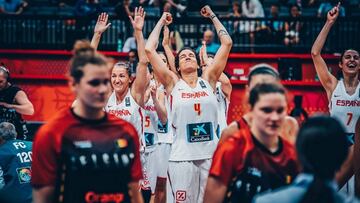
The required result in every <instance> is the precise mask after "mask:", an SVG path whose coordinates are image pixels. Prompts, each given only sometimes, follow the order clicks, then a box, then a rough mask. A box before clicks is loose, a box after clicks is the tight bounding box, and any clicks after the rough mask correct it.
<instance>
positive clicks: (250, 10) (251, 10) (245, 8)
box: [241, 0, 265, 52]
mask: <svg viewBox="0 0 360 203" xmlns="http://www.w3.org/2000/svg"><path fill="white" fill-rule="evenodd" d="M241 10H242V15H243V17H246V18H263V17H265V13H264V9H263V6H262V4H261V2H260V1H259V0H244V1H243V2H242V4H241ZM242 27H243V28H241V29H242V30H243V31H244V32H246V33H249V35H250V36H249V37H250V44H251V45H254V44H255V32H257V31H259V30H261V29H262V26H261V25H260V24H258V22H256V21H251V22H249V21H247V22H245V24H244V26H242ZM263 28H265V26H264V27H263ZM251 52H254V48H253V46H252V48H251Z"/></svg>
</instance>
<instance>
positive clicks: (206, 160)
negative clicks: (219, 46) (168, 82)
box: [169, 78, 218, 202]
mask: <svg viewBox="0 0 360 203" xmlns="http://www.w3.org/2000/svg"><path fill="white" fill-rule="evenodd" d="M170 104H171V105H170V108H171V119H172V126H173V128H174V129H173V130H174V140H173V144H172V148H171V154H170V162H169V182H170V184H171V188H172V192H173V194H174V197H175V201H182V202H202V199H203V194H204V189H205V185H206V181H207V176H208V171H209V168H210V165H211V157H212V155H213V153H214V150H215V148H216V145H217V143H218V137H217V136H216V127H217V125H218V121H217V118H218V115H217V114H218V112H217V110H216V109H217V106H218V102H217V99H216V96H215V94H214V90H213V88H212V87H211V86H210V84H209V83H208V82H207V81H206V80H203V79H202V78H198V81H197V82H196V87H194V88H191V87H190V86H189V85H188V84H187V83H186V82H185V81H183V80H179V81H178V82H177V83H176V84H175V86H174V88H173V90H172V92H171V95H170Z"/></svg>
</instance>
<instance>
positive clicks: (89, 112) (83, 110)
mask: <svg viewBox="0 0 360 203" xmlns="http://www.w3.org/2000/svg"><path fill="white" fill-rule="evenodd" d="M74 113H75V114H76V115H77V116H79V117H80V118H84V119H89V120H97V119H102V118H103V117H104V116H105V112H104V111H103V110H102V109H98V108H91V107H86V106H85V105H84V104H82V103H81V102H79V103H78V104H77V105H75V107H74Z"/></svg>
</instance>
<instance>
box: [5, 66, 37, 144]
mask: <svg viewBox="0 0 360 203" xmlns="http://www.w3.org/2000/svg"><path fill="white" fill-rule="evenodd" d="M33 114H34V106H33V104H32V103H31V102H30V101H29V99H28V97H27V95H26V93H25V92H24V91H23V90H22V89H21V88H19V87H17V86H14V85H12V84H11V83H10V72H9V70H8V69H7V68H6V67H5V66H4V65H0V122H9V123H12V124H13V125H15V127H16V131H17V134H18V139H26V134H27V128H26V124H25V121H24V120H23V119H22V117H21V115H33Z"/></svg>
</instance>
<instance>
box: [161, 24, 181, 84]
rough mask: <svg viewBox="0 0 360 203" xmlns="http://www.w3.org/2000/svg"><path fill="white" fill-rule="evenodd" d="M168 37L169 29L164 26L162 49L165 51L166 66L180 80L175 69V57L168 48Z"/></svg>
mask: <svg viewBox="0 0 360 203" xmlns="http://www.w3.org/2000/svg"><path fill="white" fill-rule="evenodd" d="M169 35H170V32H169V28H168V26H166V25H165V26H164V32H163V41H162V46H163V48H164V51H165V55H166V58H167V60H168V64H169V66H170V70H171V71H172V72H173V73H175V75H176V76H177V77H178V78H180V76H179V74H178V72H177V71H176V68H175V57H174V54H173V50H172V49H171V47H170V41H169Z"/></svg>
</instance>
